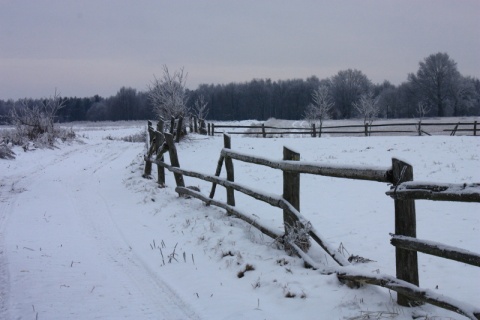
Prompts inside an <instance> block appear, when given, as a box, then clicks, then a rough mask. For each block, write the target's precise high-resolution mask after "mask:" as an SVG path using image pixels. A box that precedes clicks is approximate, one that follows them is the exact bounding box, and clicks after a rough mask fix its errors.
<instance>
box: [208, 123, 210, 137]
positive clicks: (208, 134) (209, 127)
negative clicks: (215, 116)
mask: <svg viewBox="0 0 480 320" xmlns="http://www.w3.org/2000/svg"><path fill="white" fill-rule="evenodd" d="M207 135H210V122H209V123H207Z"/></svg>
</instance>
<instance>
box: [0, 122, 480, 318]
mask: <svg viewBox="0 0 480 320" xmlns="http://www.w3.org/2000/svg"><path fill="white" fill-rule="evenodd" d="M144 125H145V124H144V122H132V123H121V124H96V125H93V124H75V125H74V130H75V131H76V132H77V135H78V138H79V139H78V141H75V142H72V143H69V144H59V145H58V148H55V149H51V150H49V149H44V150H34V151H29V152H24V151H23V150H22V149H20V148H15V149H14V151H15V152H16V159H15V160H0V178H1V180H0V299H1V300H0V319H412V317H416V318H417V319H463V317H462V316H460V315H458V314H456V313H452V312H449V311H446V310H443V309H439V308H437V307H434V306H431V305H423V306H421V307H416V308H404V307H400V306H398V305H397V304H396V303H395V301H396V294H395V292H390V291H388V290H386V289H383V288H378V287H374V286H364V287H362V288H360V289H350V288H348V287H347V286H344V285H342V284H341V283H339V281H338V280H337V279H336V277H335V276H334V275H332V276H324V275H320V274H319V273H318V272H316V271H314V270H311V269H305V268H304V267H303V263H302V262H301V260H300V259H298V258H295V257H290V256H288V255H286V254H285V253H284V252H283V251H282V250H279V249H278V248H277V247H276V244H275V242H274V241H273V240H272V239H269V238H268V237H264V236H262V234H261V233H259V232H258V231H256V230H255V229H253V228H251V227H250V226H249V225H247V224H246V223H244V222H242V221H240V220H238V219H236V218H233V217H228V216H226V215H225V213H224V211H223V210H221V209H218V208H216V207H206V206H205V205H204V204H203V203H202V202H200V201H199V200H196V199H185V198H181V197H178V195H177V194H176V193H175V191H174V187H175V182H174V178H173V175H172V174H170V173H168V172H167V174H166V176H167V188H164V189H160V188H158V187H157V185H156V183H155V180H147V179H143V178H142V177H141V175H142V172H143V161H142V159H143V156H142V153H143V152H144V148H145V145H144V144H143V143H129V142H123V141H120V140H116V139H117V138H122V137H125V136H129V135H132V134H137V133H139V132H141V131H144V130H145V126H144ZM222 145H223V139H222V137H221V136H216V137H206V136H198V135H190V136H189V138H188V139H187V140H185V141H183V142H181V143H180V144H179V145H178V154H179V159H180V164H181V166H182V167H183V168H186V169H191V170H196V171H200V172H204V173H209V174H213V173H214V171H215V168H216V164H217V160H218V157H219V152H220V150H221V148H222ZM283 146H288V147H291V148H293V149H295V150H296V151H298V152H299V153H300V154H301V160H303V161H309V162H322V163H332V164H347V165H356V166H357V165H367V166H381V167H388V166H390V164H391V159H392V157H398V158H401V159H403V160H405V161H407V162H409V163H411V164H412V165H413V168H414V176H415V180H419V181H432V182H449V183H464V182H467V183H468V182H479V181H480V171H479V170H478V168H479V164H480V140H479V139H478V137H466V136H462V137H450V136H432V137H428V136H422V137H415V136H413V137H336V138H331V137H324V138H320V139H319V138H307V137H305V138H272V139H258V138H245V137H241V136H233V137H232V149H234V150H238V151H241V152H243V153H248V154H253V155H259V156H264V157H269V158H274V159H281V157H282V148H283ZM167 158H168V157H167ZM234 165H235V180H236V181H238V182H240V183H243V184H246V185H250V186H252V187H254V188H256V189H261V190H265V191H267V192H270V193H275V194H279V195H280V194H281V193H282V182H281V181H282V180H281V179H282V174H281V172H280V171H276V170H273V169H269V168H265V167H260V166H255V165H251V164H245V163H241V162H237V161H234ZM153 174H154V176H155V175H156V169H155V166H154V169H153ZM222 175H224V172H222ZM185 181H186V185H191V186H197V187H199V188H200V189H201V190H202V192H203V193H205V194H208V193H209V191H210V187H211V185H210V184H208V183H206V182H203V181H200V180H196V179H192V178H188V177H185ZM388 190H389V187H388V186H387V185H386V184H382V183H376V182H365V181H354V180H345V179H334V178H329V177H320V176H309V175H302V177H301V204H300V208H301V212H302V214H303V215H304V216H305V217H306V218H307V219H309V220H310V221H311V222H312V224H313V225H314V226H315V228H316V229H317V230H319V231H320V232H321V233H322V235H323V236H324V237H325V238H326V239H327V240H328V241H330V243H331V244H333V245H334V246H335V247H338V248H339V250H340V251H342V252H343V253H344V254H345V256H346V257H348V256H349V255H352V254H353V255H359V256H361V257H364V258H368V259H370V260H373V261H372V262H369V263H365V264H357V265H356V267H358V268H359V269H361V270H363V271H366V272H371V273H372V274H375V273H385V274H391V275H395V259H394V247H393V246H391V245H390V236H389V233H391V232H393V231H394V230H393V228H394V225H393V200H392V199H391V198H390V197H388V196H386V195H385V192H386V191H388ZM235 196H236V203H237V206H238V207H239V208H240V209H241V210H243V211H244V212H247V213H250V214H251V215H252V216H253V217H256V219H259V220H261V221H262V222H263V223H264V224H268V225H270V226H271V227H272V228H278V229H279V230H281V229H282V224H281V222H282V212H281V210H280V209H276V208H273V207H271V206H269V205H265V204H262V203H260V202H258V201H255V200H253V199H250V198H248V197H247V196H243V195H241V194H239V193H235ZM215 197H216V199H223V200H224V199H225V198H226V196H225V191H224V189H223V188H222V187H217V192H216V196H215ZM416 208H417V233H418V234H417V236H418V238H420V239H428V240H433V241H437V242H442V243H445V244H448V245H452V246H457V247H460V248H464V249H467V250H470V251H474V252H479V251H480V250H479V244H480V242H479V241H480V240H479V235H480V216H479V209H480V204H477V203H474V204H472V203H450V202H431V201H416ZM311 255H312V256H313V257H314V258H315V259H316V261H317V262H318V263H319V264H323V265H325V266H328V265H333V262H332V261H331V260H330V259H329V258H326V255H325V254H324V253H323V252H322V250H321V249H320V248H318V247H316V246H313V247H312V249H311ZM247 265H250V266H251V267H252V269H253V270H251V271H247V272H244V276H243V277H241V278H240V277H239V273H240V272H241V271H244V270H245V268H246V266H247ZM419 269H420V285H421V287H424V288H430V289H432V290H435V291H438V292H439V293H442V294H445V295H448V296H451V297H452V298H456V299H458V300H461V301H464V302H467V303H470V304H473V305H476V306H477V307H478V306H479V301H480V269H479V268H475V267H473V266H469V265H465V264H463V263H458V262H454V261H449V260H445V259H440V258H436V257H433V256H428V255H423V254H419ZM287 296H289V297H290V298H288V297H287Z"/></svg>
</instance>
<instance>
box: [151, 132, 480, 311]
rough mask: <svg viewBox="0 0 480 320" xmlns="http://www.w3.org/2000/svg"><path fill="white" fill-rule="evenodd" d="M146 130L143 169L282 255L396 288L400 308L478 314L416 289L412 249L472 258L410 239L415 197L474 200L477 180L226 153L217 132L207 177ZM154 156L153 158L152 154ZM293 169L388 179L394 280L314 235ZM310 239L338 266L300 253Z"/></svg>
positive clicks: (399, 164)
mask: <svg viewBox="0 0 480 320" xmlns="http://www.w3.org/2000/svg"><path fill="white" fill-rule="evenodd" d="M148 128H149V133H150V148H149V149H148V152H147V153H146V154H145V157H144V158H145V168H147V165H148V164H149V166H150V170H151V164H152V163H154V164H156V165H157V168H158V170H159V172H160V171H163V170H164V169H167V170H169V171H171V172H173V174H174V176H175V181H176V185H177V186H176V189H175V190H176V192H177V193H178V194H179V195H189V196H191V197H194V198H196V199H199V200H201V201H203V202H204V203H205V204H207V205H215V206H218V207H220V208H223V209H225V210H226V211H227V213H228V214H230V215H234V216H236V217H238V218H240V219H242V220H244V221H246V222H247V223H249V224H250V225H252V226H253V227H255V228H257V229H258V230H260V231H261V232H262V233H264V234H265V235H267V236H269V237H271V238H273V239H275V240H276V241H278V242H279V243H282V244H283V245H284V246H285V249H286V250H287V251H288V252H290V253H296V254H297V255H298V256H299V257H301V258H302V259H303V260H304V261H305V263H306V264H309V265H310V266H312V267H314V268H316V269H318V270H319V272H320V273H321V274H332V273H335V274H337V277H338V279H339V280H340V281H342V282H350V284H353V285H354V286H358V285H360V284H361V283H368V284H373V285H378V286H382V287H385V288H389V289H391V290H394V291H396V292H397V293H398V296H397V302H398V304H400V305H402V306H413V305H418V304H419V303H421V302H427V303H431V304H433V305H436V306H439V307H442V308H445V309H448V310H451V311H454V312H457V313H459V314H462V315H464V316H466V317H468V318H470V319H480V308H478V307H475V306H471V305H467V304H465V303H462V302H459V301H456V300H454V299H451V298H446V297H444V296H442V295H439V294H436V293H435V292H432V291H430V290H427V289H422V288H419V286H418V285H419V281H418V280H419V279H418V278H419V277H418V261H417V252H422V253H427V254H431V255H436V256H439V257H443V258H446V259H452V260H456V261H460V262H464V263H468V264H471V265H474V266H480V255H479V254H477V253H472V252H469V251H467V250H463V249H459V248H455V247H450V246H447V245H443V244H440V243H437V242H432V241H426V240H420V239H417V238H416V213H415V202H414V201H415V199H431V200H442V201H467V202H480V187H479V186H480V184H477V183H472V184H464V185H456V184H432V183H416V182H414V181H413V168H412V166H411V165H409V164H408V163H405V162H403V161H400V160H397V159H392V165H391V167H384V168H378V167H375V168H374V167H364V166H363V167H349V166H332V165H322V164H318V163H308V162H302V161H299V160H300V154H298V153H296V152H295V151H292V150H290V149H288V148H285V147H284V150H283V160H272V159H267V158H263V157H258V156H254V155H248V154H244V153H240V152H236V151H233V150H231V139H230V136H228V135H224V148H223V149H222V150H221V152H220V157H219V161H218V164H217V169H216V171H215V174H214V175H209V174H205V173H200V172H196V171H192V170H185V169H182V168H180V164H179V161H178V154H177V152H176V147H175V144H174V141H173V136H172V135H171V134H169V133H162V132H158V131H156V130H154V129H153V126H152V125H151V123H149V126H148ZM162 137H163V139H162ZM160 142H162V143H160ZM166 152H168V153H169V155H170V164H167V163H165V162H164V160H163V154H164V153H166ZM154 155H156V156H155V157H153V156H154ZM232 160H236V161H244V162H247V163H253V164H256V165H263V166H268V167H270V168H274V169H278V170H281V171H282V172H283V185H284V188H283V195H282V196H276V195H272V194H267V193H263V192H260V191H258V190H254V189H253V188H250V187H248V186H246V185H243V184H239V183H237V182H235V181H234V180H235V178H234V166H233V161H232ZM224 164H225V169H226V178H221V177H220V173H221V169H222V167H223V166H224ZM150 174H151V172H147V170H145V173H144V175H145V176H146V177H148V176H149V175H150ZM300 174H316V175H325V176H330V177H338V178H347V179H360V180H369V181H377V182H383V183H389V184H393V186H392V189H391V190H390V191H388V192H386V194H387V195H389V196H391V197H392V198H393V199H394V211H395V234H393V235H391V236H392V239H391V244H392V245H394V246H395V250H396V270H397V272H396V278H395V277H392V276H389V275H371V274H364V273H361V272H357V271H356V270H355V268H354V267H353V266H352V265H351V264H350V262H348V260H347V259H346V258H345V257H344V256H343V255H341V254H340V253H339V252H338V250H337V249H336V248H335V247H334V246H332V245H331V244H329V243H328V242H327V241H326V240H325V239H323V238H322V237H321V236H320V233H319V232H318V231H317V230H316V229H315V227H314V226H313V225H312V224H311V223H310V222H309V221H308V220H307V219H306V218H305V217H304V216H303V215H302V214H301V213H300V210H299V200H300V184H299V177H300ZM183 176H189V177H193V178H197V179H201V180H204V181H207V182H211V183H212V190H211V192H210V195H209V196H206V195H203V194H202V193H201V192H199V191H197V190H194V188H189V187H185V183H184V180H183ZM158 177H159V181H158V182H159V184H160V185H161V186H164V185H165V178H164V175H163V176H162V175H160V174H159V175H158ZM216 185H221V186H223V187H225V189H226V192H227V202H226V203H225V202H222V201H218V200H215V199H213V198H214V195H215V187H216ZM235 191H236V192H241V193H243V194H246V195H248V196H251V197H253V198H255V199H257V200H260V201H263V202H265V203H268V204H270V205H272V206H274V207H278V208H280V209H282V210H283V221H284V227H285V231H284V232H279V231H278V230H274V229H272V228H270V227H269V226H267V225H264V224H262V223H261V221H258V220H254V219H252V218H251V217H250V216H249V215H248V214H246V213H245V212H242V211H240V210H239V209H238V208H236V207H235V196H234V192H235ZM310 240H313V241H315V242H316V243H318V244H319V245H320V247H321V248H323V249H324V250H325V252H327V253H328V254H329V255H330V256H331V257H332V259H333V260H334V261H335V262H336V263H337V264H338V266H337V267H332V268H329V269H324V268H323V267H322V266H319V265H317V263H316V262H315V261H314V260H313V259H312V258H311V257H310V256H309V255H308V253H307V252H308V249H309V247H310Z"/></svg>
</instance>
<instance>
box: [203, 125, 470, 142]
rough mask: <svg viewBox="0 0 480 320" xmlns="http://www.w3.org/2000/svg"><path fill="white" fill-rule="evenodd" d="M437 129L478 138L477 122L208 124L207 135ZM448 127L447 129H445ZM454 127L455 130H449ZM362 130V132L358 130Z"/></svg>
mask: <svg viewBox="0 0 480 320" xmlns="http://www.w3.org/2000/svg"><path fill="white" fill-rule="evenodd" d="M425 126H427V127H433V128H434V127H437V128H439V129H438V130H439V131H440V132H442V133H447V132H449V133H450V135H451V136H454V135H455V134H457V133H460V132H464V133H465V134H468V133H470V132H471V133H472V135H473V136H476V135H477V133H478V129H477V121H473V122H451V123H447V122H423V121H418V122H409V123H384V124H368V123H366V124H359V125H340V126H322V127H320V128H317V127H316V126H315V123H313V124H312V125H311V127H310V128H306V127H274V126H266V125H265V124H261V125H251V126H245V125H216V124H214V123H208V124H207V127H208V129H207V133H208V135H211V136H213V135H215V134H216V133H222V134H223V133H224V132H220V131H215V129H247V130H246V131H227V132H226V133H227V134H242V135H257V136H258V135H261V136H262V137H263V138H266V137H267V136H268V135H272V134H275V135H284V134H292V135H297V134H300V135H304V134H308V135H310V136H312V137H316V136H317V135H318V137H321V135H322V134H341V135H365V136H370V135H372V134H398V133H402V134H408V133H410V134H416V135H420V136H421V135H424V134H426V135H431V133H429V132H427V131H425V130H424V129H425V128H424V127H425ZM380 127H390V128H391V129H388V128H387V130H375V129H376V128H380ZM396 127H411V128H412V127H413V128H415V129H414V130H412V129H410V130H408V129H405V130H400V129H397V128H396ZM445 127H447V128H445ZM448 127H453V128H448ZM358 129H361V130H358Z"/></svg>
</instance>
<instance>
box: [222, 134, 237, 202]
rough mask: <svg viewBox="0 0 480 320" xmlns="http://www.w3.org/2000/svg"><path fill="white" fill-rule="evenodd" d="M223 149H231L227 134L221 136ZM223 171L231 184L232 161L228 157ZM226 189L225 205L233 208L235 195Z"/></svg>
mask: <svg viewBox="0 0 480 320" xmlns="http://www.w3.org/2000/svg"><path fill="white" fill-rule="evenodd" d="M223 147H224V148H225V149H230V148H231V147H232V143H231V139H230V136H229V135H228V134H223ZM225 170H226V171H227V180H228V181H231V182H233V181H234V180H235V179H234V173H233V161H232V158H230V157H225ZM226 189H227V204H228V205H230V206H235V195H234V194H233V189H232V188H228V187H227V188H226Z"/></svg>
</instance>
